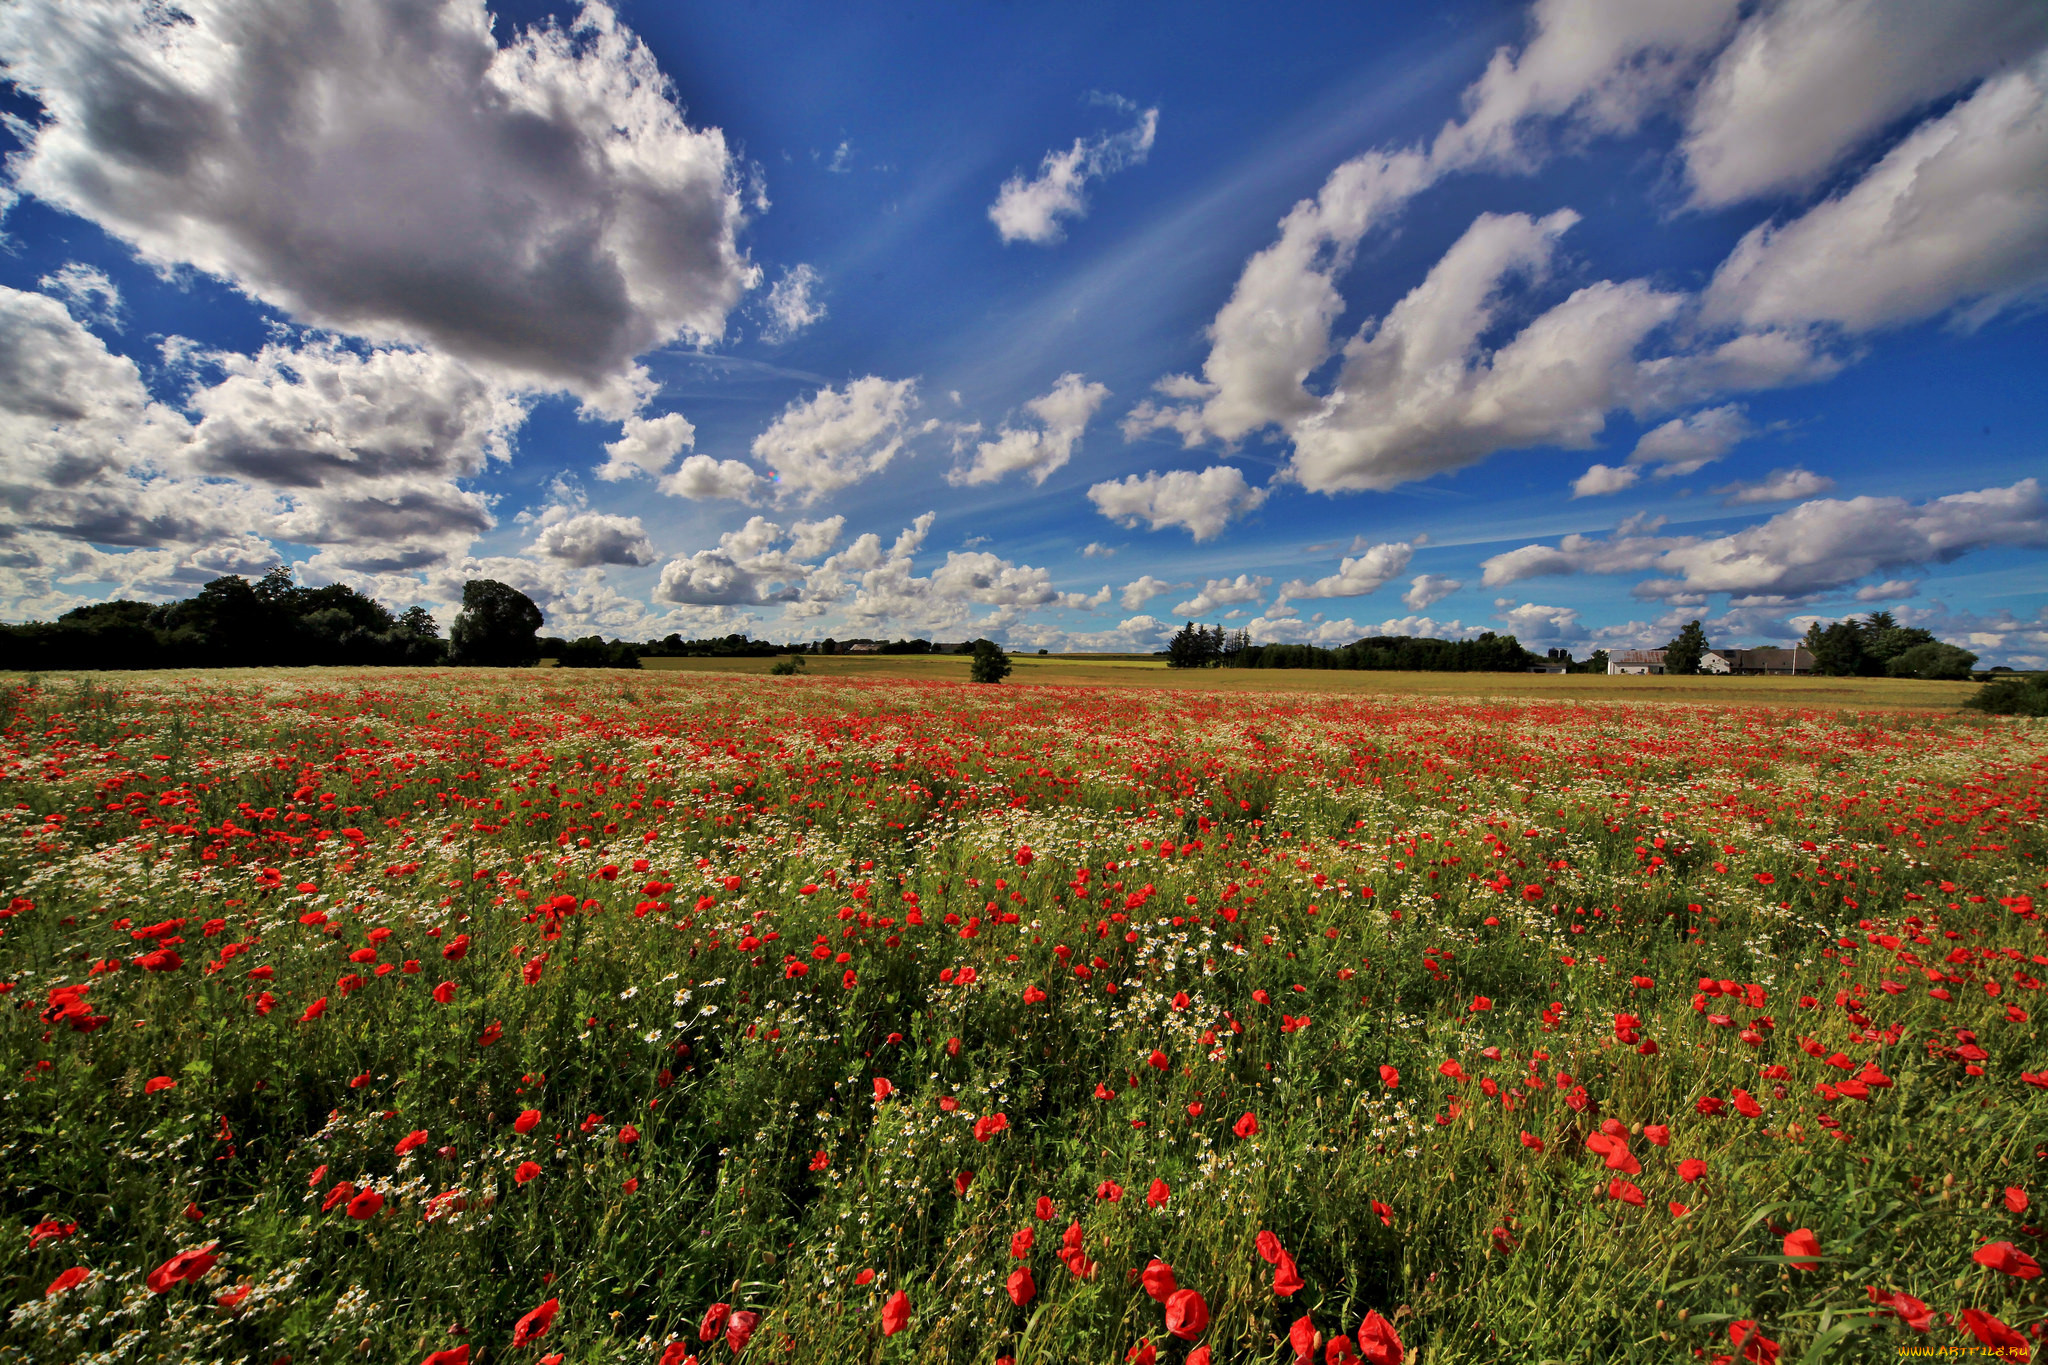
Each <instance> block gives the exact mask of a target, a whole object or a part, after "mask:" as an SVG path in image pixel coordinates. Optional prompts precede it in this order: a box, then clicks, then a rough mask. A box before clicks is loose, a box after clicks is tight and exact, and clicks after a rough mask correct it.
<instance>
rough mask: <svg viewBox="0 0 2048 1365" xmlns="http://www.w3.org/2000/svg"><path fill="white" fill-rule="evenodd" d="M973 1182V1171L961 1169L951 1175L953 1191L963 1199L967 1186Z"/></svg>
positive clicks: (965, 1195)
mask: <svg viewBox="0 0 2048 1365" xmlns="http://www.w3.org/2000/svg"><path fill="white" fill-rule="evenodd" d="M973 1183H974V1172H972V1171H961V1172H960V1173H959V1174H957V1175H955V1176H954V1177H953V1193H954V1194H957V1195H959V1196H960V1197H961V1198H963V1199H964V1198H966V1197H967V1187H968V1186H969V1185H972V1184H973Z"/></svg>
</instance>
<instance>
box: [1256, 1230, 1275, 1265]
mask: <svg viewBox="0 0 2048 1365" xmlns="http://www.w3.org/2000/svg"><path fill="white" fill-rule="evenodd" d="M1255 1245H1256V1246H1257V1247H1258V1249H1259V1258H1260V1259H1261V1260H1263V1261H1264V1262H1265V1263H1266V1264H1267V1265H1278V1264H1280V1239H1279V1238H1278V1237H1275V1236H1274V1235H1273V1234H1272V1233H1270V1232H1261V1233H1260V1234H1259V1235H1258V1238H1257V1239H1256V1242H1255Z"/></svg>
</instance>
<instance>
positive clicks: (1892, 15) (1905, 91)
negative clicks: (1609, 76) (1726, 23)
mask: <svg viewBox="0 0 2048 1365" xmlns="http://www.w3.org/2000/svg"><path fill="white" fill-rule="evenodd" d="M2044 43H2048V9H2043V8H2042V7H2041V6H2039V5H2014V4H2008V3H2006V0H1952V2H1951V3H1944V4H1940V5H1926V4H1921V3H1919V0H1861V2H1860V3H1855V4H1846V3H1843V0H1786V3H1782V4H1777V5H1765V6H1760V7H1758V9H1757V10H1756V11H1755V12H1754V13H1753V14H1752V15H1751V16H1750V17H1749V18H1748V19H1747V20H1746V21H1745V22H1744V23H1743V24H1742V26H1741V28H1740V29H1739V30H1738V31H1737V32H1736V34H1735V37H1734V39H1733V40H1732V41H1731V42H1730V43H1729V44H1728V46H1727V47H1726V48H1724V49H1723V50H1722V51H1721V53H1720V55H1719V56H1718V57H1716V58H1715V60H1714V64H1713V68H1712V70H1711V72H1710V73H1709V74H1708V76H1707V78H1706V79H1705V80H1704V81H1703V82H1701V84H1700V88H1699V90H1698V92H1697V94H1696V95H1695V96H1694V98H1693V100H1692V104H1691V107H1690V108H1689V109H1688V110H1687V111H1686V115H1685V135H1684V139H1683V141H1682V142H1681V144H1680V152H1681V154H1682V155H1683V157H1684V159H1685V170H1686V176H1687V178H1688V180H1690V182H1691V187H1692V201H1693V203H1694V204H1696V205H1699V206H1701V207H1705V208H1717V207H1721V206H1725V205H1728V204H1732V203H1735V202H1737V201H1739V200H1743V199H1748V198H1752V197H1754V196H1757V195H1763V194H1773V193H1782V192H1785V191H1795V190H1801V189H1805V188H1807V187H1808V186H1811V185H1813V184H1814V183H1816V182H1817V181H1818V180H1820V178H1821V177H1822V176H1824V175H1826V174H1827V173H1828V172H1829V171H1831V170H1833V169H1834V168H1835V166H1836V165H1837V164H1839V163H1840V162H1841V160H1842V159H1843V158H1844V157H1845V156H1846V155H1847V154H1848V153H1850V152H1852V151H1854V150H1855V149H1856V148H1857V147H1859V146H1861V145H1862V144H1863V143H1864V142H1866V141H1867V140H1868V139H1869V138H1870V137H1871V136H1872V135H1873V134H1875V133H1877V132H1879V131H1880V130H1882V129H1883V128H1884V127H1885V126H1886V125H1888V124H1890V123H1892V122H1893V121H1894V120H1896V119H1898V118H1899V117H1900V116H1901V115H1904V114H1907V113H1910V112H1911V111H1912V110H1914V109H1915V108H1918V107H1919V106H1921V105H1924V104H1926V103H1927V102H1928V101H1930V100H1933V99H1936V98H1937V97H1939V96H1942V95H1944V94H1947V93H1948V92H1949V91H1952V90H1956V89H1959V88H1961V87H1962V86H1964V85H1966V84H1968V83H1969V82H1971V81H1973V80H1975V79H1977V78H1979V77H1981V76H1985V75H1988V74H1990V73H1992V72H1994V71H1997V70H1999V69H2000V68H2001V67H2004V66H2006V65H2008V64H2009V63H2011V62H2012V60H2013V58H2014V54H2016V53H2017V54H2024V53H2029V52H2033V51H2036V50H2038V49H2039V48H2040V47H2041V46H2042V45H2043V44H2044Z"/></svg>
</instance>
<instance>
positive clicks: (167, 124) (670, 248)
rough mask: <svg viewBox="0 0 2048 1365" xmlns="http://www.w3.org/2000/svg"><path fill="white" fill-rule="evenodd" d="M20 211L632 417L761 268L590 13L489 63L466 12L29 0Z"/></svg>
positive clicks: (629, 45) (704, 135)
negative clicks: (35, 209) (31, 115)
mask: <svg viewBox="0 0 2048 1365" xmlns="http://www.w3.org/2000/svg"><path fill="white" fill-rule="evenodd" d="M0 64H4V65H5V67H6V68H7V71H8V74H9V77H10V78H11V79H12V80H14V81H15V82H17V83H18V84H19V85H20V86H21V87H22V88H23V89H24V90H25V91H27V92H28V93H30V94H32V95H33V96H35V98H36V99H38V100H39V101H40V102H41V104H42V106H43V111H44V114H45V119H44V121H42V122H41V123H38V124H27V125H23V128H22V134H23V137H24V139H25V143H26V145H25V148H24V150H23V151H22V152H20V153H19V154H17V156H16V157H15V158H14V159H13V161H12V162H11V166H10V168H11V171H12V175H13V181H14V185H15V187H16V188H17V189H19V190H21V191H22V192H25V193H28V194H32V195H35V196H36V197H38V198H40V199H42V200H44V201H45V202H47V203H49V204H52V205H54V206H56V207H58V208H62V209H65V210H68V211H70V212H72V213H76V214H78V215H80V216H81V217H84V218H86V219H89V220H90V221H92V222H94V223H96V224H98V225H99V226H100V227H102V228H104V229H105V230H106V231H108V232H110V233H112V234H113V235H115V236H117V237H119V238H121V239H123V240H124V241H127V242H129V243H131V244H133V245H134V247H135V248H136V249H137V250H138V251H139V252H140V253H141V254H142V256H143V257H144V259H146V260H147V261H149V262H150V263H152V264H154V265H157V266H159V267H165V268H170V267H176V266H182V265H189V266H193V267H196V268H198V269H200V270H202V271H205V272H207V273H208V274H211V275H215V276H218V277H220V278H221V279H224V280H228V281H230V282H232V283H233V284H235V285H236V286H237V287H239V288H241V289H243V290H245V291H247V292H248V293H250V294H251V295H253V296H255V297H256V298H259V299H262V300H263V301H265V302H267V303H270V304H272V305H275V306H276V307H278V308H280V309H283V310H285V311H286V312H288V313H290V314H291V315H292V316H294V317H296V318H298V319H300V320H301V321H304V322H309V323H312V324H315V325H317V326H321V327H327V328H334V329H339V330H344V331H347V332H351V333H354V334H356V335H359V336H364V337H368V338H371V339H373V340H378V341H387V342H407V343H421V344H428V345H432V346H434V347H436V348H438V349H440V350H443V351H446V352H447V353H449V354H451V355H454V356H458V357H460V358H462V359H463V360H465V361H467V362H469V363H470V364H472V365H475V366H479V367H485V368H490V369H493V370H499V371H503V372H507V373H510V374H514V375H519V376H526V377H529V378H531V380H532V381H533V382H535V383H538V384H541V385H543V386H546V387H555V386H563V387H568V388H570V389H573V390H574V391H576V392H577V393H579V394H582V395H583V396H584V397H585V398H586V399H591V400H593V401H599V402H603V403H605V404H606V405H608V406H612V405H616V404H617V403H618V402H620V401H629V400H628V399H626V398H625V396H624V395H622V393H621V391H620V390H619V388H618V385H619V384H620V383H621V382H626V383H628V384H629V385H630V383H631V380H632V372H633V369H634V366H633V358H634V357H635V356H638V355H640V354H641V353H643V352H645V351H648V350H650V349H652V348H654V347H656V346H660V345H663V344H666V343H668V342H670V341H674V340H677V339H679V338H680V339H687V340H710V339H715V338H717V337H718V336H719V335H720V334H721V333H722V332H723V330H724V325H725V317H726V313H727V312H728V311H729V310H730V309H731V308H732V307H733V305H734V304H735V303H736V302H737V301H738V300H739V298H740V297H741V295H742V294H743V293H744V292H745V291H746V290H747V289H749V288H751V287H752V286H753V284H754V283H755V280H756V278H757V274H758V272H757V271H756V269H755V268H754V267H753V266H752V265H751V264H749V262H748V261H747V260H746V258H745V256H744V255H743V254H742V253H741V251H740V249H739V247H738V244H737V240H736V239H737V234H738V232H739V229H740V227H741V225H742V222H743V214H742V206H741V197H740V189H739V185H738V179H737V176H736V174H735V170H736V168H735V164H734V161H733V158H732V156H731V155H730V153H729V152H728V150H727V147H726V143H725V138H724V135H723V134H722V133H720V132H719V131H718V130H716V129H706V130H701V131H700V130H697V129H693V128H691V127H689V126H688V125H687V124H686V123H685V122H684V120H683V115H682V111H681V110H680V109H679V108H678V107H677V106H676V105H675V103H674V102H673V99H672V97H671V90H670V87H669V83H668V81H667V79H666V77H664V76H663V75H662V73H661V71H660V69H659V68H658V67H657V65H656V64H655V61H654V57H653V55H652V54H651V53H650V52H649V51H648V50H647V48H646V47H645V46H644V45H643V44H642V43H641V42H640V41H639V39H638V38H637V37H635V36H634V35H633V33H632V32H631V31H630V30H628V29H626V28H625V27H624V26H623V25H621V24H620V23H619V22H618V21H617V19H616V18H615V16H614V15H613V13H612V11H611V10H609V9H607V8H605V7H604V6H602V5H598V4H591V5H588V6H587V7H586V8H584V9H583V10H582V11H581V13H580V14H579V15H578V17H577V18H576V20H575V21H574V23H573V24H572V25H571V26H570V27H569V28H568V29H566V30H565V29H563V28H560V27H557V26H554V25H552V24H550V25H546V26H540V27H533V28H528V29H525V30H523V31H520V32H518V33H516V34H514V35H512V37H511V41H510V43H509V45H508V46H505V47H500V46H499V45H498V43H497V41H496V39H495V38H494V37H493V34H492V16H491V14H490V13H489V11H488V10H487V9H486V8H485V7H484V4H483V3H482V0H445V3H442V4H439V5H437V6H434V7H431V8H427V9H422V8H421V7H420V6H419V5H417V4H414V3H411V0H363V2H362V3H356V4H350V5H346V6H339V7H336V6H322V5H305V4H296V3H289V2H288V0H191V3H187V4H185V5H182V6H180V7H175V8H173V7H169V6H163V7H144V8H140V9H138V8H137V7H135V6H134V5H131V4H128V3H125V0H28V2H27V3H21V4H15V5H11V6H8V7H6V8H5V9H4V10H0Z"/></svg>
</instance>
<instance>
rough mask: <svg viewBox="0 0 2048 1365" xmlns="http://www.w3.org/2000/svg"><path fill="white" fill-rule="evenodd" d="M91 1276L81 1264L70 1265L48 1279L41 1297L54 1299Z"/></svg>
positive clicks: (90, 1272)
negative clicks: (47, 1284)
mask: <svg viewBox="0 0 2048 1365" xmlns="http://www.w3.org/2000/svg"><path fill="white" fill-rule="evenodd" d="M91 1278H92V1271H90V1270H88V1269H87V1268H86V1267H84V1266H82V1265H75V1266H73V1267H71V1269H69V1270H67V1271H65V1272H64V1273H63V1274H61V1275H59V1276H58V1277H57V1278H56V1279H54V1280H52V1281H50V1287H49V1288H48V1289H45V1290H44V1291H43V1297H44V1298H46V1299H54V1298H56V1297H57V1296H58V1295H59V1294H62V1293H64V1292H65V1291H66V1290H68V1289H76V1288H78V1286H80V1285H82V1284H84V1283H85V1282H86V1281H87V1280H89V1279H91ZM157 1292H158V1293H162V1292H163V1291H162V1290H158V1291H157Z"/></svg>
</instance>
